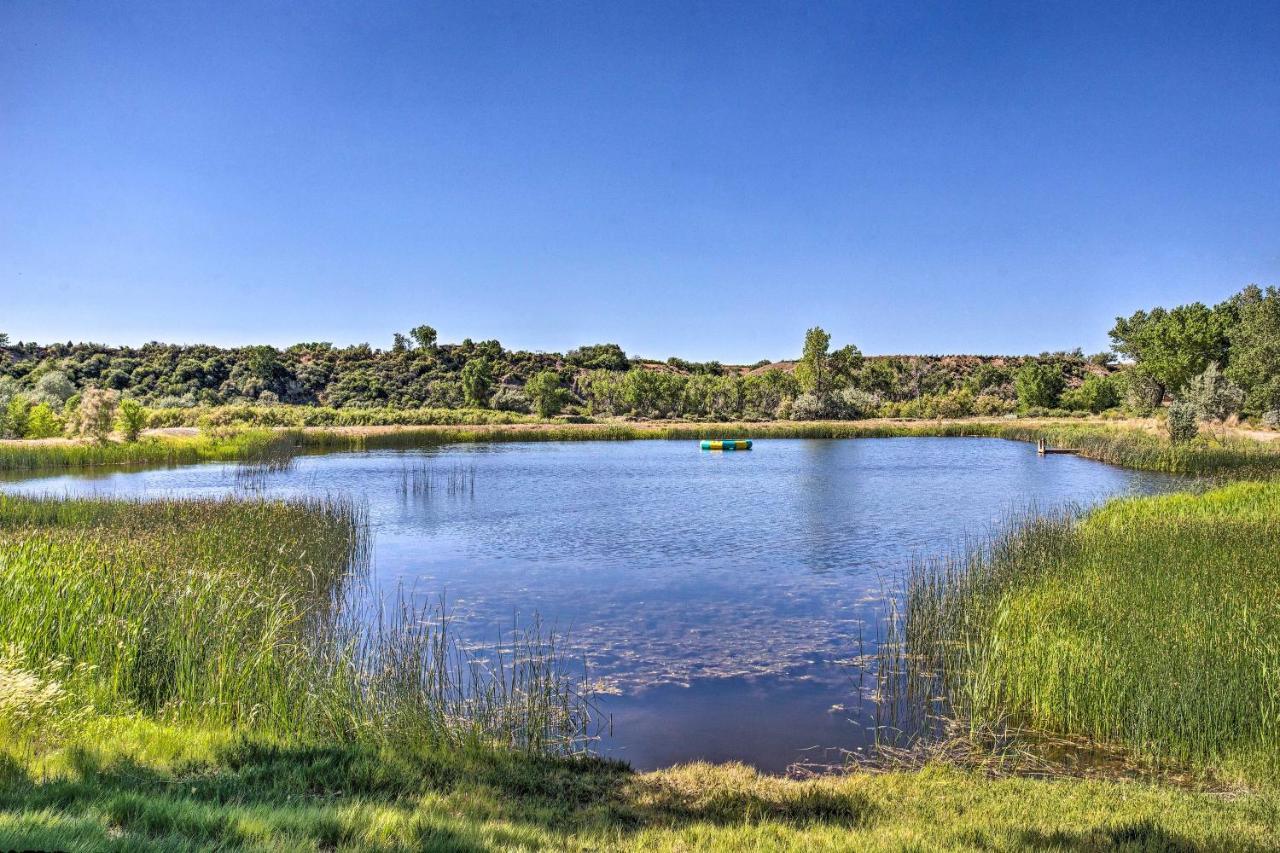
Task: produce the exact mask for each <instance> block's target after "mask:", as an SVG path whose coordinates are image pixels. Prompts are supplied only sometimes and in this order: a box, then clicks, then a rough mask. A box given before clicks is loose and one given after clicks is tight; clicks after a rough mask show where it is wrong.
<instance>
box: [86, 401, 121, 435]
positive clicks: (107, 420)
mask: <svg viewBox="0 0 1280 853" xmlns="http://www.w3.org/2000/svg"><path fill="white" fill-rule="evenodd" d="M119 404H120V392H119V391H107V390H104V389H102V388H86V389H84V393H83V394H82V395H81V397H80V434H81V435H83V436H86V437H88V438H92V439H94V440H96V441H106V440H107V438H108V437H109V436H110V435H111V427H112V425H113V424H114V423H115V420H116V407H117V406H118V405H119Z"/></svg>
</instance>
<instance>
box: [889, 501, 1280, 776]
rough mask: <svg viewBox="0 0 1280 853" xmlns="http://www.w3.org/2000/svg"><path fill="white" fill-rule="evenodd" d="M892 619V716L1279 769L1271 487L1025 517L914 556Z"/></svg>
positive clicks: (1223, 768)
mask: <svg viewBox="0 0 1280 853" xmlns="http://www.w3.org/2000/svg"><path fill="white" fill-rule="evenodd" d="M891 622H893V623H894V626H895V627H894V629H893V634H892V636H891V640H893V641H894V642H891V643H888V644H886V645H885V646H884V647H883V649H882V652H881V661H880V669H881V679H882V688H883V692H884V693H885V694H886V695H887V696H889V697H890V698H889V701H890V703H891V704H894V703H896V704H897V705H899V706H901V707H903V708H908V707H914V709H915V710H914V712H910V713H907V714H906V717H905V718H906V719H908V720H917V721H918V720H919V719H922V718H929V719H935V720H936V719H945V718H950V719H953V720H960V721H963V722H964V723H965V724H966V725H967V726H968V728H969V732H970V734H971V735H973V736H975V737H979V738H985V739H989V740H990V739H992V738H996V739H999V738H1000V737H1001V734H1002V733H1011V732H1014V733H1016V732H1017V731H1019V730H1028V731H1032V732H1038V733H1041V734H1047V735H1056V736H1062V737H1069V738H1084V739H1087V741H1088V742H1091V743H1094V744H1098V745H1103V746H1104V747H1106V746H1113V745H1114V746H1119V747H1123V748H1124V749H1125V750H1126V752H1127V753H1128V754H1129V755H1131V756H1133V757H1134V758H1135V759H1136V760H1139V761H1144V762H1148V763H1149V764H1151V766H1153V767H1163V768H1187V769H1190V770H1195V771H1199V772H1202V773H1206V774H1211V775H1214V776H1218V777H1224V778H1230V779H1235V780H1241V781H1264V782H1269V783H1274V782H1275V781H1276V780H1277V779H1280V678H1278V677H1277V675H1278V674H1280V481H1270V482H1241V483H1235V484H1232V485H1229V486H1225V487H1221V488H1217V489H1214V490H1211V491H1207V492H1204V493H1201V494H1176V495H1166V496H1160V497H1147V498H1129V499H1121V500H1115V501H1112V502H1110V503H1108V504H1106V505H1104V506H1103V507H1101V508H1099V509H1097V510H1094V511H1092V512H1090V513H1088V514H1087V515H1084V516H1078V515H1074V514H1070V513H1065V514H1060V515H1057V516H1050V517H1042V518H1036V519H1033V520H1030V521H1028V522H1026V523H1024V524H1022V525H1020V526H1018V527H1016V528H1015V529H1014V530H1013V531H1012V532H1010V533H1008V534H1006V535H1004V536H1002V537H999V538H998V539H996V540H995V541H994V542H992V543H990V544H989V545H988V546H986V547H983V548H979V549H975V550H974V551H972V552H971V553H970V554H968V555H967V556H965V557H962V558H955V559H947V560H941V561H937V562H934V563H930V564H920V565H917V566H915V567H914V568H913V569H912V571H911V572H910V575H909V577H908V578H907V594H906V598H905V603H904V605H903V610H902V612H901V613H900V614H899V615H898V617H897V618H896V619H893V620H891Z"/></svg>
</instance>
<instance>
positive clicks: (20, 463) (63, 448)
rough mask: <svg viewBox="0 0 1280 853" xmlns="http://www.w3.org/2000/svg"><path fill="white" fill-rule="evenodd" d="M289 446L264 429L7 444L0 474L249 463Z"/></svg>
mask: <svg viewBox="0 0 1280 853" xmlns="http://www.w3.org/2000/svg"><path fill="white" fill-rule="evenodd" d="M295 441H296V439H294V438H293V434H291V433H282V432H278V431H273V430H268V429H253V430H243V431H231V432H218V433H212V434H207V435H198V436H156V437H149V438H144V439H142V440H141V441H136V442H116V441H108V442H91V441H58V442H48V443H36V442H16V441H8V442H0V471H27V470H41V469H51V468H92V467H98V466H105V465H188V464H192V463H196V462H230V461H235V460H240V459H252V458H254V457H255V456H258V455H261V454H262V453H264V452H266V451H267V449H268V448H271V447H275V446H279V445H280V444H281V443H282V442H295Z"/></svg>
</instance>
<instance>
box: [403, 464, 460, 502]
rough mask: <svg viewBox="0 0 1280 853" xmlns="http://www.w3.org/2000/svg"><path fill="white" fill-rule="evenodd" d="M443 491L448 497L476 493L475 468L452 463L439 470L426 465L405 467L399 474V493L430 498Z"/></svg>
mask: <svg viewBox="0 0 1280 853" xmlns="http://www.w3.org/2000/svg"><path fill="white" fill-rule="evenodd" d="M441 491H443V492H444V493H445V494H447V495H448V496H450V497H457V496H460V495H467V496H470V497H474V496H475V493H476V466H474V465H463V464H461V463H454V464H453V465H451V466H450V467H448V468H446V469H444V470H441V469H439V468H436V467H433V466H432V465H429V464H427V463H420V464H418V465H415V466H413V467H410V466H405V468H404V469H403V470H402V471H401V472H400V493H401V494H402V495H412V496H414V497H430V496H431V495H433V494H437V493H439V492H441Z"/></svg>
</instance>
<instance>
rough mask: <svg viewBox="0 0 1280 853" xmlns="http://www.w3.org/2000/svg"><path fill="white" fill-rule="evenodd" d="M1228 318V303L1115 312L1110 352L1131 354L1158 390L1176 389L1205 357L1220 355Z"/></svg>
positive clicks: (1201, 367) (1205, 364)
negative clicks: (1127, 313) (1125, 313)
mask: <svg viewBox="0 0 1280 853" xmlns="http://www.w3.org/2000/svg"><path fill="white" fill-rule="evenodd" d="M1230 324H1231V311H1230V309H1229V308H1224V307H1222V306H1220V307H1219V308H1216V309H1210V308H1207V307H1205V305H1204V304H1202V303H1200V302H1193V303H1192V304H1190V305H1179V306H1177V307H1176V308H1173V309H1172V310H1169V311H1166V310H1165V309H1164V308H1153V309H1151V311H1150V312H1148V311H1136V312H1134V313H1133V314H1132V315H1130V316H1129V317H1117V318H1116V324H1115V326H1114V327H1112V329H1111V340H1112V341H1113V342H1114V343H1115V348H1116V352H1119V353H1121V354H1122V355H1127V356H1129V357H1130V358H1132V359H1133V360H1134V361H1135V362H1136V369H1137V370H1138V371H1140V372H1141V373H1143V374H1144V375H1146V376H1149V377H1150V378H1151V379H1152V380H1153V381H1155V382H1156V383H1157V384H1158V385H1159V386H1160V388H1161V390H1162V392H1164V391H1171V392H1176V391H1178V390H1179V389H1181V388H1182V386H1183V385H1185V384H1186V383H1187V381H1188V380H1190V379H1191V377H1193V376H1196V375H1198V374H1200V373H1203V372H1204V369H1205V368H1206V367H1208V366H1209V365H1210V364H1211V363H1213V362H1218V363H1223V362H1225V361H1226V358H1227V347H1228V340H1227V329H1228V328H1229V326H1230Z"/></svg>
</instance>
